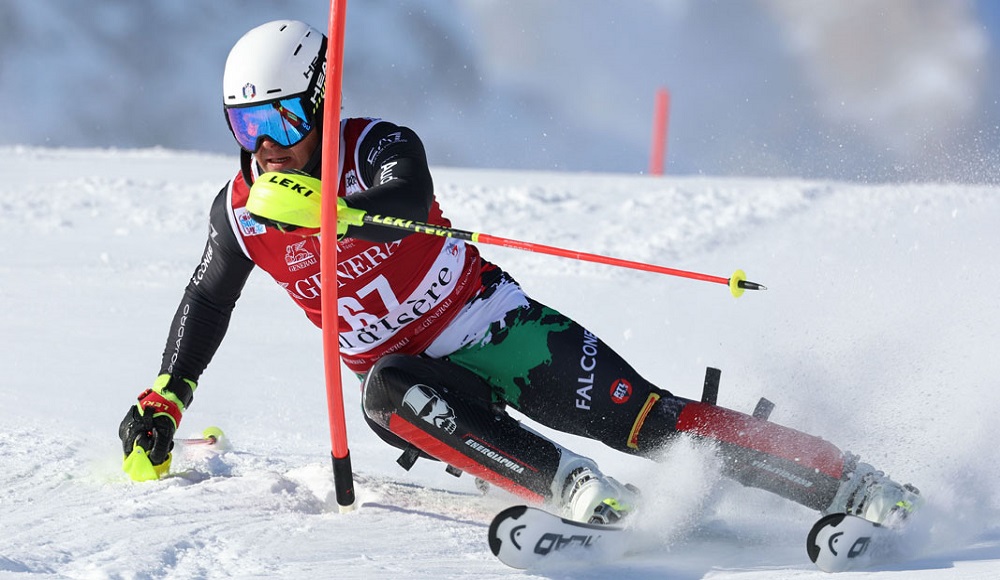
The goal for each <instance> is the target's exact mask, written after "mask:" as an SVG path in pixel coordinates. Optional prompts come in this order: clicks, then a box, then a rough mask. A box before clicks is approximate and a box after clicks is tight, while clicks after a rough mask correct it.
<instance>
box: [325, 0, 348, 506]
mask: <svg viewBox="0 0 1000 580" xmlns="http://www.w3.org/2000/svg"><path fill="white" fill-rule="evenodd" d="M346 15H347V0H330V27H329V32H328V34H327V38H328V42H327V50H326V89H325V97H324V105H323V144H322V147H323V161H322V165H321V171H322V178H323V185H322V191H321V195H322V196H323V198H322V200H323V201H322V210H321V212H322V213H321V216H320V226H321V231H322V232H323V234H322V236H321V237H320V254H321V255H320V286H321V287H322V291H323V294H322V297H321V305H322V309H323V362H324V365H325V369H326V401H327V411H328V413H329V420H330V445H331V453H330V455H331V457H332V458H333V485H334V488H335V491H336V496H337V504H338V505H339V506H340V511H341V512H348V511H351V510H353V509H354V507H355V504H354V473H353V471H352V470H351V452H350V450H349V449H348V446H347V424H346V423H345V418H344V392H343V385H342V383H341V377H340V329H339V322H340V320H339V314H338V313H337V192H338V191H339V190H340V179H339V178H340V96H341V92H342V90H341V89H342V81H343V74H342V73H343V66H342V64H343V60H344V59H343V54H344V26H345V17H346Z"/></svg>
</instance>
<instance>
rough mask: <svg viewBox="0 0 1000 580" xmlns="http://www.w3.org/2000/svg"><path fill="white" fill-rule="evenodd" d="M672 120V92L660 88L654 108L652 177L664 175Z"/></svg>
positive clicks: (650, 169) (650, 171)
mask: <svg viewBox="0 0 1000 580" xmlns="http://www.w3.org/2000/svg"><path fill="white" fill-rule="evenodd" d="M669 119H670V91H668V90H667V89H666V88H663V87H660V88H659V89H658V90H657V91H656V103H655V105H654V107H653V145H652V147H651V148H650V151H651V152H650V155H649V173H650V175H663V169H664V166H665V164H666V158H667V125H668V121H669Z"/></svg>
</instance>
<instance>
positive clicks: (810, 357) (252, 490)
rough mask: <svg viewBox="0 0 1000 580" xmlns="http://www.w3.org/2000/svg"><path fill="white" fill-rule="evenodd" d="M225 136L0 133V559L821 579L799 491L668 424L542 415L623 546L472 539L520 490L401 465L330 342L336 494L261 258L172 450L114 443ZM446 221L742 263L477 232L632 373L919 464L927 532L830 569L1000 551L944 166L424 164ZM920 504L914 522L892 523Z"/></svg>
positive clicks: (971, 228) (985, 406)
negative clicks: (1, 144)
mask: <svg viewBox="0 0 1000 580" xmlns="http://www.w3.org/2000/svg"><path fill="white" fill-rule="evenodd" d="M236 165H237V162H236V159H235V158H232V157H225V156H206V155H203V154H193V153H183V152H172V151H164V150H132V151H116V150H61V149H31V148H16V147H15V148H5V149H3V150H2V155H0V172H2V175H3V180H2V181H0V239H2V243H0V280H2V284H0V304H2V306H3V308H2V310H0V323H2V325H3V334H2V340H3V343H2V349H0V369H2V370H3V379H2V381H0V409H3V414H2V417H3V422H2V428H0V490H2V491H0V512H2V514H3V515H2V521H3V524H2V529H3V533H2V534H0V577H3V578H50V577H52V578H166V577H170V578H217V577H240V578H325V577H339V578H398V577H404V576H405V577H407V578H409V579H411V580H419V579H425V578H426V579H438V578H460V577H476V578H499V577H509V576H515V575H517V576H523V577H528V578H605V577H609V576H611V575H618V576H619V577H629V578H682V579H691V578H737V579H741V580H742V579H764V578H767V579H774V578H778V579H790V578H795V579H801V578H821V577H826V576H825V575H824V574H822V573H820V572H818V571H816V570H815V569H814V567H813V566H812V564H810V562H809V561H808V560H807V558H806V555H805V551H804V539H805V534H806V532H807V530H808V527H809V526H810V524H811V523H812V522H813V521H814V519H815V515H814V514H813V513H812V512H810V511H809V510H806V509H805V508H802V507H800V506H797V505H794V504H789V503H787V502H785V501H783V500H780V499H778V498H775V497H772V496H770V495H768V494H766V493H764V492H760V491H757V490H750V489H744V488H741V487H739V486H737V485H735V484H733V483H731V482H728V481H726V480H723V479H720V477H719V476H718V472H717V466H716V465H715V464H714V462H713V461H712V460H711V459H710V458H709V457H707V456H706V455H705V452H704V450H702V449H698V448H696V447H695V446H693V445H691V444H689V443H687V442H680V443H678V445H677V446H676V447H674V448H672V449H670V450H668V451H667V452H666V453H665V456H664V461H663V462H661V463H652V462H648V461H645V460H639V459H635V458H629V457H623V456H620V455H618V454H616V453H614V452H611V451H609V450H606V449H604V448H603V447H601V446H600V445H598V444H593V443H590V442H584V441H580V440H577V439H574V438H572V437H567V436H564V435H559V434H554V436H556V437H557V438H558V439H559V440H560V441H561V442H563V443H564V444H566V445H569V446H570V447H574V448H576V449H578V450H580V451H583V452H587V453H590V454H592V455H593V456H595V458H597V459H598V460H599V461H600V462H601V464H602V466H603V467H604V468H605V470H606V471H607V472H609V473H611V474H613V475H615V476H617V477H619V478H620V479H623V480H627V481H632V482H634V483H636V484H637V485H639V486H640V487H641V488H642V489H643V491H644V497H645V498H646V505H645V508H644V512H643V514H642V515H641V516H639V517H637V518H636V519H637V522H636V525H637V526H638V527H640V528H642V529H643V530H644V531H645V533H644V534H642V535H641V539H639V540H637V542H636V547H637V551H638V553H637V554H635V555H634V556H632V557H630V558H629V559H627V560H626V561H623V562H612V563H607V564H601V565H598V566H580V565H576V566H574V565H571V564H567V567H564V568H560V569H549V570H535V571H531V572H529V573H527V574H522V573H520V572H516V571H514V570H511V569H508V568H506V567H504V566H503V565H502V564H500V563H498V562H497V561H496V560H495V559H494V558H493V557H492V556H491V555H490V553H489V551H488V548H487V545H486V526H487V524H488V521H489V518H490V517H491V515H492V514H493V513H495V512H496V511H498V510H499V509H501V508H502V507H504V506H506V505H509V504H511V503H514V502H515V501H516V499H515V498H513V497H512V496H510V495H508V494H506V493H505V492H502V491H498V490H495V489H494V490H491V491H490V492H489V493H488V494H486V495H485V496H482V495H480V494H479V493H478V492H477V490H476V488H475V486H474V485H473V480H472V478H470V477H469V476H463V477H461V478H458V479H456V478H454V477H452V476H450V475H448V474H446V473H445V472H444V469H443V466H441V465H440V464H437V463H433V462H429V461H423V462H418V464H417V465H416V466H415V467H414V469H413V470H412V471H410V472H409V473H407V472H404V471H403V470H402V469H401V468H399V467H398V466H397V465H396V463H395V459H396V457H397V455H398V453H397V452H396V451H395V450H394V449H392V448H389V447H387V446H386V445H384V444H383V443H381V442H380V441H379V440H378V439H377V438H376V437H375V436H374V435H373V434H371V433H370V432H369V431H368V430H367V428H366V427H365V425H364V423H363V421H362V420H361V417H360V412H359V411H358V406H359V396H358V395H359V393H358V389H357V386H356V381H354V379H353V377H351V376H350V375H349V373H346V371H345V373H344V374H345V389H344V391H345V398H346V406H347V409H348V417H347V420H348V431H349V434H350V445H351V451H352V457H353V460H354V468H355V472H356V480H357V490H358V504H359V509H358V510H356V511H355V512H353V513H349V514H339V513H337V510H336V508H335V502H334V501H333V500H332V498H331V489H332V484H331V473H330V466H329V449H330V443H329V435H328V428H327V422H326V401H325V393H324V378H323V365H322V361H321V334H320V331H319V330H317V329H316V328H314V327H312V326H311V325H310V324H309V322H308V321H307V320H306V318H305V317H304V316H303V315H302V314H301V313H300V312H299V311H298V310H297V309H296V308H295V307H294V306H293V305H292V303H291V301H290V300H289V299H288V297H287V296H285V293H284V292H283V291H282V290H281V289H280V288H278V287H277V286H276V285H275V284H274V283H273V282H271V281H270V279H269V278H268V277H267V276H266V275H265V274H263V273H257V274H255V275H254V276H252V277H251V280H250V283H249V285H248V287H247V288H246V291H245V293H244V296H243V298H242V299H241V300H240V303H239V305H238V307H237V309H236V312H235V314H234V318H233V322H232V325H231V327H230V330H229V335H228V337H227V339H226V341H225V343H224V344H223V346H222V348H221V349H220V351H219V353H218V354H217V356H216V358H215V360H214V361H213V363H212V365H211V366H210V367H209V369H208V371H207V372H206V373H205V375H204V376H203V377H202V380H201V385H200V388H199V390H198V392H197V396H196V398H195V403H194V405H193V406H192V407H191V409H190V410H189V411H188V413H187V414H186V415H185V417H184V422H183V424H182V425H181V429H180V435H181V436H190V435H193V434H198V433H199V432H200V431H201V429H203V428H204V427H207V426H209V425H218V426H220V427H222V428H223V429H224V430H225V431H226V432H227V434H228V436H229V439H230V440H231V442H232V449H231V450H230V451H227V452H224V453H221V454H215V455H209V454H204V453H197V452H196V449H194V448H191V447H188V448H180V449H178V450H177V453H176V457H175V460H174V471H175V473H176V475H174V476H172V477H170V478H167V479H165V480H161V481H157V482H151V483H143V484H136V483H132V482H130V481H128V480H127V478H126V476H125V475H124V474H123V473H122V472H121V470H120V462H121V450H120V447H119V442H118V438H117V435H116V430H117V426H118V422H119V420H120V419H121V417H122V416H123V415H124V413H125V411H126V409H127V407H128V406H129V405H130V404H132V403H133V402H134V401H135V396H136V395H137V394H138V393H139V392H140V391H141V390H142V389H144V388H146V387H148V386H149V385H150V384H151V383H152V380H153V378H154V375H155V373H156V371H157V368H158V365H159V359H160V353H161V352H162V350H163V347H164V344H165V342H166V339H167V337H166V334H167V327H168V323H169V321H170V317H171V316H172V315H173V312H174V308H175V307H176V305H177V301H178V300H179V298H180V293H181V290H182V288H183V287H184V285H185V283H186V282H187V279H188V277H189V276H190V275H191V273H192V272H193V271H194V269H195V267H196V266H197V265H198V261H199V259H200V253H201V249H202V246H203V244H204V240H205V236H206V216H207V211H208V207H209V204H210V202H211V200H212V198H213V196H214V195H215V193H216V192H217V191H218V189H219V188H220V187H221V186H222V185H223V184H224V183H225V182H226V180H227V179H229V178H230V177H231V176H232V174H233V173H234V172H235V168H236ZM434 176H435V182H436V187H437V194H438V196H439V198H440V200H441V202H442V204H443V206H444V208H445V210H446V213H447V214H448V215H449V216H450V217H451V218H452V220H453V222H454V223H455V224H456V226H457V227H461V228H463V229H471V230H477V231H485V232H490V233H494V234H496V235H500V236H504V237H511V238H517V239H523V240H528V241H534V242H540V243H546V244H551V245H557V246H563V247H568V248H573V249H579V250H583V251H588V252H594V253H601V254H608V255H612V256H617V257H621V258H628V259H632V260H639V261H648V262H654V263H657V264H662V265H667V266H672V267H676V268H682V269H687V270H695V271H699V272H705V273H709V274H713V275H719V276H726V277H728V276H729V275H730V274H731V273H732V272H733V271H734V270H735V269H736V268H743V269H745V270H746V272H747V273H748V275H749V278H750V279H751V280H753V281H756V282H760V283H763V284H765V285H767V287H768V290H767V291H765V292H756V293H748V294H747V295H745V296H743V297H742V298H740V299H738V300H734V299H733V298H732V297H731V296H730V295H729V293H728V290H727V289H726V288H725V287H723V286H721V285H717V284H710V283H705V282H697V281H691V280H684V279H679V278H672V277H666V276H661V275H655V274H648V273H642V272H634V271H628V270H623V269H616V268H611V267H608V266H599V265H590V264H582V263H580V262H576V261H572V260H566V259H561V258H554V257H549V256H542V255H537V254H531V253H525V252H519V251H515V250H508V249H503V248H495V247H482V248H481V249H482V251H483V253H484V254H485V255H486V256H487V257H488V258H490V259H492V260H494V261H497V262H498V263H500V264H502V265H503V266H505V267H506V268H507V269H508V270H509V271H510V272H512V273H513V274H514V275H515V276H516V277H517V278H518V279H519V280H520V281H521V283H522V284H523V285H524V286H525V287H526V288H527V290H528V291H529V292H530V293H531V294H533V295H534V296H535V297H537V298H538V299H540V300H542V301H545V302H548V303H550V304H553V305H555V306H557V307H558V308H560V309H561V310H563V311H564V312H566V313H568V314H570V315H572V316H574V317H576V318H577V319H578V320H580V321H581V322H583V323H584V324H585V325H586V326H588V327H589V328H590V329H591V330H592V331H594V332H595V333H597V334H598V335H600V336H601V337H603V338H604V340H605V341H606V342H608V343H610V344H611V345H612V346H614V347H615V348H616V349H617V350H618V351H619V352H621V353H623V354H624V355H625V356H626V357H627V358H628V359H629V360H631V361H632V362H633V364H634V365H635V366H636V367H637V368H638V369H640V371H641V372H643V373H644V374H645V375H646V376H647V377H648V378H650V379H652V380H654V382H656V383H658V384H659V385H661V386H663V387H664V388H667V389H670V390H672V391H674V392H675V393H678V394H680V395H683V396H688V397H698V396H699V395H700V385H701V381H702V376H703V373H704V368H705V367H706V366H709V365H710V366H716V367H719V368H721V369H722V370H723V374H722V390H721V396H720V400H719V402H720V404H722V405H725V406H727V407H731V408H735V409H739V410H743V411H747V412H749V411H750V410H751V409H752V408H753V405H754V404H755V402H756V401H757V399H758V398H759V397H761V396H766V397H768V398H769V399H771V400H772V401H774V402H776V403H777V408H776V410H775V411H774V413H773V415H772V416H771V419H772V420H773V421H775V422H778V423H781V424H784V425H788V426H790V427H794V428H798V429H801V430H804V431H808V432H810V433H814V434H817V435H820V436H822V437H824V438H826V439H828V440H830V441H833V442H834V443H836V444H837V445H839V446H841V447H842V448H845V449H849V450H851V451H853V452H855V453H858V454H861V455H862V456H863V457H864V458H865V459H866V460H868V461H870V462H872V463H874V464H876V465H877V466H879V467H880V468H881V469H884V470H886V471H887V472H888V473H890V474H892V475H893V476H894V477H895V478H897V479H899V480H904V481H909V482H912V483H914V484H916V485H917V486H919V487H920V488H921V490H922V491H923V492H924V494H925V495H926V497H927V498H928V506H927V508H926V509H925V510H924V512H923V514H924V516H923V518H922V519H920V520H919V527H918V528H917V530H918V531H919V532H920V534H921V538H920V540H919V544H920V546H921V548H920V549H919V550H913V551H912V553H911V554H910V558H909V559H908V560H906V561H904V562H902V563H899V564H894V565H892V566H889V567H885V568H881V569H877V570H874V571H867V572H863V573H849V574H844V575H843V577H844V578H878V579H881V578H906V579H908V580H910V579H917V580H920V579H927V578H935V579H936V578H976V579H986V578H997V577H998V574H1000V525H998V523H997V522H998V514H1000V494H998V490H997V485H996V482H997V481H998V480H1000V449H998V447H997V445H996V443H995V438H996V435H997V427H996V417H997V414H998V410H1000V388H998V386H1000V384H998V383H1000V379H998V378H997V377H1000V357H998V356H997V353H998V352H1000V334H998V333H1000V331H998V328H1000V311H998V308H997V305H996V304H997V298H996V294H995V292H996V289H997V256H998V255H1000V235H998V234H997V231H996V223H997V222H998V221H1000V190H998V189H996V188H988V187H970V186H954V185H947V184H899V185H879V186H866V185H859V184H845V183H836V182H814V181H771V180H747V179H732V178H730V179H712V178H659V179H657V178H649V177H636V176H629V175H612V174H559V173H513V172H490V171H483V170H475V171H470V170H458V169H449V168H443V167H438V168H435V169H434ZM915 525H917V524H915Z"/></svg>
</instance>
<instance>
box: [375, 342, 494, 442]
mask: <svg viewBox="0 0 1000 580" xmlns="http://www.w3.org/2000/svg"><path fill="white" fill-rule="evenodd" d="M417 385H424V386H425V387H426V388H423V389H420V388H415V386H417ZM439 389H440V390H441V391H442V392H443V393H448V392H452V391H454V392H455V393H456V395H457V396H458V397H460V398H461V399H462V400H464V401H471V402H476V403H481V404H482V405H483V406H484V407H488V406H489V402H490V386H489V385H488V384H486V382H485V381H483V379H481V378H480V377H478V376H476V375H475V374H473V373H472V372H470V371H469V370H467V369H464V368H462V367H459V366H458V365H455V364H453V363H449V362H445V361H440V360H436V359H428V358H422V357H415V356H408V355H402V354H393V355H388V356H385V357H382V358H381V359H379V360H378V362H376V363H375V365H374V366H372V368H371V370H370V371H368V375H367V376H366V377H365V381H364V385H363V387H362V408H363V409H364V412H365V417H366V418H367V419H368V420H369V422H370V423H375V424H376V425H379V426H381V427H384V428H388V427H389V418H390V416H391V415H392V413H394V412H398V411H400V410H402V409H403V408H404V405H408V407H409V408H410V409H412V410H413V411H414V412H415V413H417V414H418V416H419V417H421V418H425V415H426V416H427V417H430V414H434V413H438V414H441V416H440V417H439V418H438V420H437V422H439V423H442V424H444V423H445V422H447V421H448V419H447V417H445V416H444V414H445V413H446V411H445V410H444V407H446V406H447V405H442V401H441V399H440V397H439V396H438V394H437V391H438V390H439ZM408 393H409V396H407V394H408ZM421 402H422V404H420V403H421ZM418 404H420V405H419V407H420V408H416V407H417V406H418ZM427 405H430V406H429V407H427V408H426V409H424V407H425V406H427ZM452 420H453V418H452ZM393 437H395V436H393ZM397 446H398V445H397Z"/></svg>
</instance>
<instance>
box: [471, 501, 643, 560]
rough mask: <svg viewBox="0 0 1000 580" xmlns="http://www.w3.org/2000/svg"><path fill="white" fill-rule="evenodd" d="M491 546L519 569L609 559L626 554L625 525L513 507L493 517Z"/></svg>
mask: <svg viewBox="0 0 1000 580" xmlns="http://www.w3.org/2000/svg"><path fill="white" fill-rule="evenodd" d="M488 534H489V536H488V537H489V546H490V550H491V551H492V552H493V554H494V555H495V556H496V557H497V558H499V559H500V561H501V562H503V563H504V564H506V565H508V566H510V567H512V568H518V569H525V568H534V567H537V566H541V565H544V564H546V563H549V562H553V563H554V562H566V561H569V560H570V559H572V560H574V561H580V560H581V559H582V560H584V561H605V560H613V559H615V558H618V557H620V556H622V555H623V554H625V552H626V551H627V549H628V544H629V541H628V540H629V534H628V532H627V530H626V529H625V528H621V527H617V526H608V525H601V524H584V523H581V522H575V521H572V520H567V519H564V518H561V517H559V516H557V515H554V514H551V513H549V512H547V511H545V510H541V509H538V508H534V507H529V506H525V505H516V506H512V507H509V508H507V509H505V510H503V511H502V512H500V513H499V514H497V515H496V517H494V518H493V521H492V522H491V523H490V528H489V532H488Z"/></svg>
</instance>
